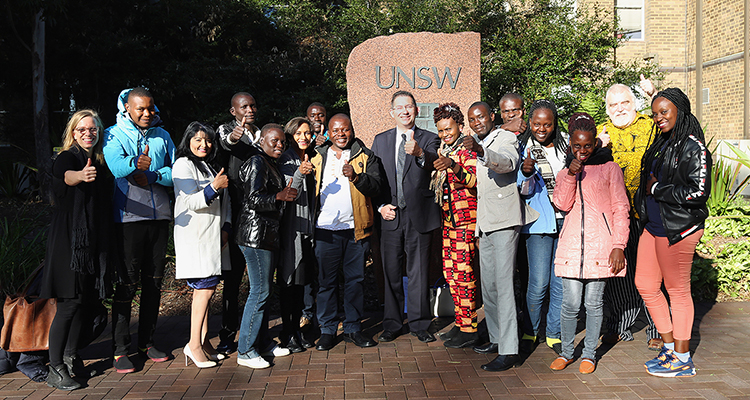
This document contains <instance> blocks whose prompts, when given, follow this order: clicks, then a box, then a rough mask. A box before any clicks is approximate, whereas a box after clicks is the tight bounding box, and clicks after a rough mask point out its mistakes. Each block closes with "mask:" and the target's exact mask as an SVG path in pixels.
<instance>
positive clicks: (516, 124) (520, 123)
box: [500, 117, 526, 132]
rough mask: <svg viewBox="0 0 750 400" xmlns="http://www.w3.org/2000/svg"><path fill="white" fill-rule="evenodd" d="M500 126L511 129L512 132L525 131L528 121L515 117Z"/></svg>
mask: <svg viewBox="0 0 750 400" xmlns="http://www.w3.org/2000/svg"><path fill="white" fill-rule="evenodd" d="M500 128H502V129H505V130H506V131H510V132H525V131H526V121H524V120H523V118H520V117H519V118H513V119H512V120H510V121H508V122H507V123H505V124H503V125H502V126H501V127H500Z"/></svg>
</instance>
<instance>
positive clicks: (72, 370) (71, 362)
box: [63, 354, 97, 378]
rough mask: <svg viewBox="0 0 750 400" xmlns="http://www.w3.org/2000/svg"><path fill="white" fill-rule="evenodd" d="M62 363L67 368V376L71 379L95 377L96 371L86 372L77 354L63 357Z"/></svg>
mask: <svg viewBox="0 0 750 400" xmlns="http://www.w3.org/2000/svg"><path fill="white" fill-rule="evenodd" d="M63 363H64V364H65V366H66V367H68V374H69V375H70V377H71V378H75V377H76V376H78V377H81V378H91V377H94V376H96V374H97V371H96V370H93V369H92V370H91V371H89V372H86V367H85V366H84V365H83V360H81V357H79V356H78V355H77V354H76V355H74V356H63Z"/></svg>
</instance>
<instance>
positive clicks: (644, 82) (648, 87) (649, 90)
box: [639, 74, 656, 97]
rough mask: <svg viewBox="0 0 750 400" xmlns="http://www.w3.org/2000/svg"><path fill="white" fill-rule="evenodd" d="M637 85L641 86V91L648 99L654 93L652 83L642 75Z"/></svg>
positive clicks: (654, 89)
mask: <svg viewBox="0 0 750 400" xmlns="http://www.w3.org/2000/svg"><path fill="white" fill-rule="evenodd" d="M639 85H640V86H641V89H643V91H644V92H646V94H647V95H648V97H651V96H653V95H654V93H656V87H655V86H654V82H651V79H646V77H645V76H643V74H641V81H640V82H639Z"/></svg>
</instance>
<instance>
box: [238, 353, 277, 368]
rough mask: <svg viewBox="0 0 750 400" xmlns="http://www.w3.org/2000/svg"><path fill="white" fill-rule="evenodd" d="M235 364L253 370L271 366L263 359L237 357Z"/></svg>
mask: <svg viewBox="0 0 750 400" xmlns="http://www.w3.org/2000/svg"><path fill="white" fill-rule="evenodd" d="M237 364H238V365H242V366H243V367H250V368H255V369H263V368H268V367H270V366H271V364H270V363H269V362H268V361H266V360H265V359H264V358H263V357H260V356H258V357H254V358H239V357H237Z"/></svg>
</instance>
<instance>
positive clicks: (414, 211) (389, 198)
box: [372, 126, 441, 233]
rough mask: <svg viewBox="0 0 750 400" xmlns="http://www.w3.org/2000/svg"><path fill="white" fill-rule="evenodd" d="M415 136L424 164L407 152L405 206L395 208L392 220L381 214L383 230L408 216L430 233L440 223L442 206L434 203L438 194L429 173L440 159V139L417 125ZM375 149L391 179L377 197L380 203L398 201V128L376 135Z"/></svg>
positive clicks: (390, 227) (388, 177)
mask: <svg viewBox="0 0 750 400" xmlns="http://www.w3.org/2000/svg"><path fill="white" fill-rule="evenodd" d="M414 140H416V141H417V144H418V145H419V147H421V148H422V150H424V153H425V164H424V167H420V166H419V165H417V158H416V157H414V156H412V155H409V154H407V155H406V161H405V164H404V182H403V184H404V195H405V196H406V209H405V210H396V218H395V219H394V220H392V221H386V220H384V219H383V218H382V217H380V222H381V227H382V229H384V230H395V229H397V228H398V227H399V224H400V223H401V218H409V219H410V220H411V222H412V224H413V225H414V226H415V227H417V230H418V231H419V232H421V233H427V232H429V231H432V230H434V229H437V228H438V227H440V223H441V215H440V213H441V211H440V207H438V205H437V204H436V203H435V200H434V199H435V194H434V193H433V192H432V191H431V190H430V173H431V172H432V170H433V166H432V164H433V162H434V161H435V160H436V159H437V150H438V147H439V146H440V139H439V138H438V136H437V135H436V134H434V133H432V132H430V131H426V130H424V129H421V128H418V127H416V126H415V127H414ZM372 151H373V152H374V153H375V154H376V155H377V156H378V157H379V158H380V160H381V161H382V162H383V169H385V175H386V178H387V181H388V187H386V188H384V189H383V191H382V193H381V196H380V197H379V198H378V201H377V205H378V206H380V205H381V204H393V205H397V204H398V198H397V191H396V128H393V129H389V130H387V131H385V132H382V133H379V134H378V135H377V136H375V139H374V140H373V142H372ZM402 214H403V215H402Z"/></svg>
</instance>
